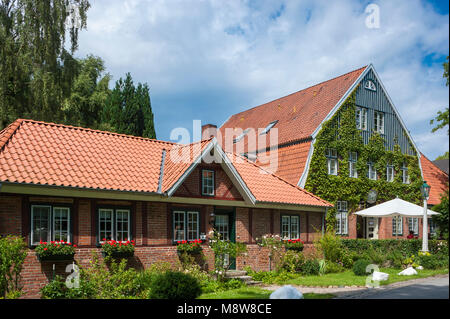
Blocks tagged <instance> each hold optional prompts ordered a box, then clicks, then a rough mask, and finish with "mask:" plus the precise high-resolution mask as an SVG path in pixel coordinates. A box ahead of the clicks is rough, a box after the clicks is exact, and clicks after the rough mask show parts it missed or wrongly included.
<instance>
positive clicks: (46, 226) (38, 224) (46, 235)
mask: <svg viewBox="0 0 450 319" xmlns="http://www.w3.org/2000/svg"><path fill="white" fill-rule="evenodd" d="M50 212H51V207H50V206H32V207H31V222H32V229H31V232H32V238H31V243H32V244H33V245H34V244H39V242H40V241H41V240H42V241H50Z"/></svg>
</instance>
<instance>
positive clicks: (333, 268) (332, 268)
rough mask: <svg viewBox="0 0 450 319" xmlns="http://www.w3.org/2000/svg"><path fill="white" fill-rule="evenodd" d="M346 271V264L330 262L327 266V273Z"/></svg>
mask: <svg viewBox="0 0 450 319" xmlns="http://www.w3.org/2000/svg"><path fill="white" fill-rule="evenodd" d="M342 271H344V266H342V265H341V264H338V263H333V262H328V263H327V264H326V267H325V273H326V274H334V273H338V272H342Z"/></svg>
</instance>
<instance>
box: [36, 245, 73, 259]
mask: <svg viewBox="0 0 450 319" xmlns="http://www.w3.org/2000/svg"><path fill="white" fill-rule="evenodd" d="M76 247H77V245H72V243H70V242H65V241H51V242H43V241H41V242H40V243H39V245H37V246H36V249H35V252H36V255H37V258H38V260H39V261H68V260H73V257H74V256H75V248H76Z"/></svg>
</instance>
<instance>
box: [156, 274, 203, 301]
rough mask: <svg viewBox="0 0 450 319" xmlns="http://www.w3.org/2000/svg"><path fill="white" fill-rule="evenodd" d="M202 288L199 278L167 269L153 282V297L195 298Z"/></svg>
mask: <svg viewBox="0 0 450 319" xmlns="http://www.w3.org/2000/svg"><path fill="white" fill-rule="evenodd" d="M201 293H202V289H201V287H200V283H199V282H198V280H197V279H195V278H194V277H192V276H191V275H188V274H184V273H182V272H178V271H167V272H165V273H164V274H161V275H158V276H157V277H156V278H155V280H154V281H153V282H152V286H151V289H150V293H149V298H151V299H195V298H197V297H198V296H200V295H201Z"/></svg>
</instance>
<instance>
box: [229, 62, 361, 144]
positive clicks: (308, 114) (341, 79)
mask: <svg viewBox="0 0 450 319" xmlns="http://www.w3.org/2000/svg"><path fill="white" fill-rule="evenodd" d="M365 68H366V67H362V68H359V69H357V70H354V71H352V72H349V73H346V74H344V75H341V76H338V77H336V78H333V79H331V80H328V81H325V82H322V83H319V84H316V85H314V86H311V87H309V88H306V89H304V90H301V91H298V92H295V93H292V94H290V95H288V96H285V97H282V98H279V99H276V100H274V101H271V102H268V103H265V104H262V105H260V106H256V107H254V108H251V109H249V110H246V111H243V112H241V113H238V114H234V115H233V116H231V117H230V118H229V119H228V120H227V121H226V122H225V123H224V124H223V125H222V127H221V128H220V131H221V134H222V138H223V141H222V142H224V141H225V130H226V129H227V128H228V129H232V130H234V129H235V128H242V129H243V130H244V129H247V128H253V129H254V130H255V131H256V130H257V129H258V128H265V127H266V126H267V125H268V124H269V123H271V122H273V121H278V123H277V124H276V125H275V126H274V128H278V141H277V143H276V144H278V145H281V144H284V143H288V142H291V141H294V140H300V139H305V138H308V137H309V136H311V134H312V133H313V132H314V130H315V129H316V128H317V127H318V126H319V125H320V123H321V122H322V121H323V120H324V118H325V117H326V116H327V115H328V113H330V111H331V110H332V108H333V107H334V106H335V105H336V104H337V103H338V101H339V100H340V99H341V98H342V96H343V95H344V94H345V93H346V92H347V90H348V89H349V88H350V87H351V85H352V84H353V83H354V82H355V81H356V80H357V78H358V77H359V76H360V75H361V73H363V72H364V70H365ZM268 137H269V136H267V138H268ZM238 143H243V144H244V145H245V146H244V152H248V151H254V149H252V147H247V143H248V141H247V138H243V139H242V140H241V141H240V142H238ZM266 145H267V146H269V140H268V139H267V142H266ZM257 148H258V149H261V147H260V146H258V147H257ZM226 151H229V152H231V151H233V150H228V149H226ZM233 152H235V151H233Z"/></svg>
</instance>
